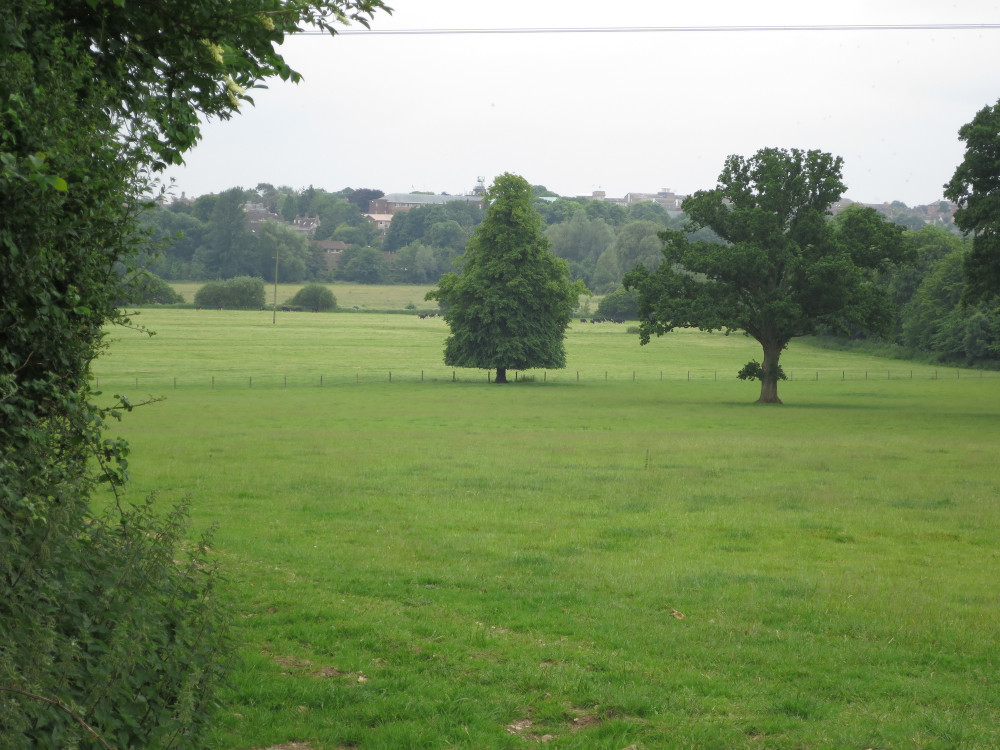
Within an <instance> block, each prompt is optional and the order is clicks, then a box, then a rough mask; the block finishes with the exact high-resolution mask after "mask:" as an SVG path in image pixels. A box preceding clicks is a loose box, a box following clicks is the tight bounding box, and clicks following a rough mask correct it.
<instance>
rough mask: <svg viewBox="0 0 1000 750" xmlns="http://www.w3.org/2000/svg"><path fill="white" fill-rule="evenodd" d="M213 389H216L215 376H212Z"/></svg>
mask: <svg viewBox="0 0 1000 750" xmlns="http://www.w3.org/2000/svg"><path fill="white" fill-rule="evenodd" d="M212 388H213V389H214V388H215V375H213V376H212Z"/></svg>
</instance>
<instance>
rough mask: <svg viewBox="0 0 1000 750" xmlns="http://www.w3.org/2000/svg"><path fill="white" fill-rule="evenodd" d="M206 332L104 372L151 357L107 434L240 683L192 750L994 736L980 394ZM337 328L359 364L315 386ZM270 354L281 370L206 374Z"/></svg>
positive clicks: (690, 350)
mask: <svg viewBox="0 0 1000 750" xmlns="http://www.w3.org/2000/svg"><path fill="white" fill-rule="evenodd" d="M200 312H201V311H169V312H165V311H161V312H157V313H151V314H150V315H149V323H150V324H151V325H152V327H154V328H157V329H159V330H161V333H160V334H159V335H158V336H157V337H154V338H153V339H151V340H149V341H144V340H142V339H138V338H132V337H128V338H123V339H122V340H120V341H119V342H117V343H116V344H115V345H114V347H113V349H112V353H111V356H110V357H109V358H107V359H106V360H104V361H102V362H101V363H100V368H101V369H102V372H104V373H107V374H103V375H102V380H104V379H112V375H111V374H110V373H111V372H114V371H116V370H117V371H121V370H126V371H128V373H129V374H131V373H132V372H133V371H136V370H137V368H139V366H140V364H142V363H143V361H144V360H145V364H144V365H143V366H144V367H145V370H144V373H143V377H144V378H148V379H149V380H150V381H151V382H153V383H160V384H162V385H161V388H162V393H163V394H164V395H166V396H167V399H166V401H165V402H163V403H160V404H156V405H153V406H149V407H144V408H142V409H138V410H137V411H136V412H134V413H133V414H131V415H129V416H128V417H127V419H126V421H125V423H124V424H123V426H122V432H123V433H124V434H125V436H127V437H128V438H129V439H130V440H131V441H132V443H133V446H134V456H133V460H132V471H133V474H134V476H135V482H134V486H133V487H132V488H131V490H130V492H131V493H132V495H133V496H134V497H140V496H142V495H143V494H144V493H146V492H147V491H150V490H152V489H154V488H158V489H159V490H160V491H161V493H162V497H163V500H164V501H169V500H171V499H175V498H180V497H182V496H184V495H186V494H191V495H192V496H193V498H194V504H193V507H194V516H195V518H194V520H195V522H196V525H198V526H204V525H207V524H208V523H211V522H216V521H217V522H218V523H219V524H220V529H219V533H218V536H217V540H216V548H217V549H216V551H217V553H218V555H219V558H220V559H221V561H222V562H223V565H224V568H225V570H226V572H227V574H228V575H229V578H230V582H229V585H228V591H229V594H230V596H231V599H232V603H233V608H234V620H235V622H236V626H237V631H238V635H239V638H240V641H241V642H242V643H243V647H242V657H243V664H242V666H241V667H240V669H239V671H238V673H237V674H236V676H235V679H234V684H233V686H232V688H231V690H230V691H229V692H228V693H227V695H226V703H225V706H224V707H223V709H222V711H221V712H220V716H219V722H218V726H217V728H216V731H215V737H214V740H215V743H216V744H217V746H219V747H225V748H238V749H240V750H246V749H249V748H265V747H269V746H274V745H278V744H281V743H291V742H303V743H307V744H308V746H309V747H310V748H313V749H314V750H316V749H319V748H350V747H354V748H400V747H414V748H443V747H465V748H524V747H531V746H535V745H536V744H537V743H539V742H541V741H543V740H544V741H545V742H546V744H547V746H550V747H587V748H613V749H614V750H622V748H626V747H630V746H632V745H634V746H635V747H637V748H661V747H666V748H669V747H692V746H693V747H713V748H759V747H767V748H802V747H856V748H898V747H920V748H946V747H954V748H959V747H961V748H991V747H996V746H998V745H1000V729H998V727H1000V704H997V701H996V690H997V684H996V683H997V676H998V674H997V668H998V665H1000V664H998V657H1000V649H998V629H997V625H998V622H1000V618H998V609H1000V608H998V605H1000V600H998V594H997V590H996V581H997V580H1000V552H998V550H1000V524H998V520H1000V513H998V508H997V499H998V498H1000V474H998V472H997V471H996V455H997V449H998V447H1000V419H998V417H1000V389H998V388H997V381H996V379H995V378H991V377H990V374H989V373H987V374H986V377H984V378H982V379H980V378H979V377H978V376H977V377H967V376H968V375H970V374H969V373H963V376H962V377H961V378H956V377H948V378H944V377H939V379H937V380H935V379H933V375H932V369H931V370H927V369H917V368H915V371H916V372H915V375H914V378H913V379H912V380H910V379H909V378H908V377H907V378H906V379H895V378H894V379H891V380H889V379H885V377H884V374H883V376H882V378H881V379H878V380H876V379H875V378H874V376H871V377H869V379H868V380H867V381H866V380H864V379H863V377H862V373H863V371H864V369H865V368H869V369H870V370H871V371H873V372H874V371H877V370H888V369H895V368H896V367H903V365H901V364H900V363H898V362H887V361H885V360H873V359H871V358H864V357H856V358H855V357H852V356H851V355H844V354H843V353H839V352H828V351H824V350H813V349H810V348H808V347H795V346H793V348H792V349H791V350H790V351H789V352H788V355H787V361H786V362H785V367H786V369H790V365H789V362H791V363H793V364H794V367H793V368H792V369H794V370H802V371H803V372H805V370H806V369H807V368H808V369H810V370H815V369H819V370H820V371H821V373H822V374H821V377H820V379H819V380H818V381H817V380H815V379H809V378H807V377H805V376H802V377H798V376H796V379H795V380H793V381H792V382H788V383H783V384H782V386H781V388H782V391H781V393H782V396H783V398H784V399H785V401H786V405H785V406H783V407H759V406H755V405H753V404H752V401H753V399H754V398H755V396H756V393H755V387H754V386H753V385H752V384H744V383H739V382H736V381H735V380H734V379H733V373H734V372H735V370H736V369H738V368H739V366H740V365H742V363H743V362H745V361H746V360H747V359H748V358H749V357H750V356H753V354H754V353H755V352H754V351H753V347H752V346H749V343H748V342H747V341H746V340H745V339H742V338H736V337H729V338H726V337H722V336H705V335H703V334H696V333H682V334H680V335H677V336H673V337H668V338H665V339H663V340H660V341H658V342H655V343H654V344H652V345H650V347H645V348H642V349H640V348H639V347H638V345H637V344H636V341H635V337H630V336H628V335H627V334H625V333H624V329H623V328H622V327H615V326H608V327H605V328H601V327H600V326H591V325H590V324H587V325H586V326H582V325H579V324H574V326H573V328H572V329H571V331H570V337H569V340H568V346H569V360H570V361H569V370H568V371H560V372H558V373H547V375H548V379H547V380H546V381H545V382H543V381H542V380H541V378H540V377H538V376H539V375H540V373H536V374H535V378H534V380H533V382H525V383H520V384H517V385H510V386H504V387H498V386H490V385H487V384H486V383H485V378H482V379H480V378H479V377H478V375H477V376H475V377H472V375H471V374H469V373H466V374H465V377H464V380H463V379H460V380H459V381H458V382H451V380H450V370H449V371H448V372H446V373H442V374H441V376H440V377H436V378H433V379H432V378H427V379H425V381H424V382H420V381H419V379H418V378H417V377H416V376H414V375H413V371H415V370H416V369H417V368H419V367H427V368H428V369H429V368H430V364H429V363H430V362H431V361H432V360H434V359H435V358H436V359H438V360H439V359H440V347H441V342H442V340H443V337H444V335H445V333H446V331H445V330H444V329H443V327H442V326H441V325H440V322H439V321H417V320H416V319H413V320H412V321H411V320H409V319H408V318H405V317H401V316H386V317H385V318H384V319H383V318H379V317H378V316H350V315H344V316H335V315H333V316H300V317H298V318H295V319H294V321H295V325H294V327H293V325H292V324H291V323H288V324H286V325H285V327H284V328H282V324H280V323H279V326H277V327H276V328H277V330H275V327H268V324H269V319H268V324H262V323H261V321H259V320H257V318H256V317H255V316H256V314H250V313H247V314H235V313H234V314H232V317H227V318H225V320H226V321H227V331H226V333H225V334H224V335H219V332H218V331H217V330H216V329H215V327H214V326H213V325H211V324H210V322H211V321H215V320H217V319H216V318H211V319H210V318H208V317H204V316H202V315H199V313H200ZM216 314H217V313H212V315H216ZM218 315H223V314H221V313H218ZM342 319H350V320H342ZM356 319H363V320H365V321H367V323H368V325H370V326H371V328H370V329H369V330H368V332H367V334H366V333H365V332H364V329H363V326H362V327H361V328H357V329H356V328H354V324H353V323H352V322H350V321H353V320H356ZM314 321H329V323H323V324H321V323H320V322H314ZM327 326H329V327H327ZM396 326H398V328H397V327H396ZM244 329H246V330H244ZM278 330H280V331H282V333H281V337H283V340H284V348H283V349H281V352H280V356H273V357H271V356H269V357H265V356H264V354H265V353H267V352H271V351H272V350H274V349H275V348H276V347H277V346H278V340H279V338H280V337H279V335H278ZM269 332H273V338H272V337H271V336H272V334H271V333H269ZM161 337H162V338H161ZM328 337H329V338H330V339H331V340H330V341H328V340H327V338H328ZM338 337H342V341H341V339H340V338H338ZM338 341H340V343H342V344H343V348H342V349H341V350H338V351H339V353H340V354H341V355H342V356H343V357H344V358H346V357H347V354H348V352H350V351H351V349H352V347H356V348H358V350H359V351H361V352H363V353H364V355H365V356H366V357H367V358H369V359H372V360H376V364H375V365H372V366H371V372H372V374H373V377H372V378H370V379H368V380H367V381H366V380H365V379H363V378H359V379H358V383H357V384H354V383H351V382H350V381H349V380H344V381H335V382H332V383H327V385H325V386H324V387H323V388H320V387H318V385H317V384H316V383H311V384H310V382H311V381H308V380H307V379H306V377H305V376H306V374H307V373H315V372H316V370H317V369H321V368H322V367H324V366H326V367H328V368H329V369H327V370H326V371H327V372H331V371H332V370H333V369H335V368H333V367H332V364H333V360H332V359H330V360H329V361H327V360H325V359H324V357H327V356H329V352H328V347H330V346H334V345H335V344H336V342H338ZM348 341H353V344H351V345H350V346H348V344H347V342H348ZM185 342H186V343H185ZM184 351H188V352H189V355H188V356H187V357H185V358H184V359H183V365H181V364H176V365H175V364H174V363H175V362H176V361H177V360H178V359H179V358H180V355H181V353H183V352H184ZM154 352H156V353H155V354H154ZM845 356H848V357H851V358H850V359H847V360H845V359H844V357H845ZM682 359H683V360H684V362H685V363H684V364H679V363H678V360H682ZM248 360H249V361H248ZM389 360H394V361H396V362H406V363H407V364H408V368H407V369H408V370H409V371H410V375H409V376H408V377H407V378H405V379H400V378H396V377H394V379H393V382H392V383H389V382H388V379H385V380H384V381H383V380H382V379H381V377H378V378H376V377H374V374H375V373H376V372H379V371H380V370H383V369H386V365H387V364H388V362H389ZM274 363H283V364H284V366H285V368H286V371H289V372H293V373H295V374H296V377H298V375H300V374H301V375H302V378H303V383H302V384H301V385H300V386H298V387H292V382H290V383H289V386H288V387H287V388H285V387H283V385H282V384H281V383H280V382H279V381H277V379H276V378H275V379H272V381H271V382H270V384H269V385H267V386H261V387H257V381H256V379H255V384H254V388H252V389H251V388H248V387H243V386H242V385H240V384H239V383H238V380H234V384H233V385H232V386H227V387H221V386H220V384H219V383H218V382H217V384H216V388H214V389H212V388H211V387H210V386H209V385H208V384H207V383H206V382H205V381H204V378H202V377H201V376H202V375H204V374H206V373H208V372H209V371H216V370H217V371H225V372H231V373H240V374H243V373H246V372H248V370H249V368H250V367H251V366H257V365H263V364H274ZM835 363H836V364H835ZM172 365H174V366H175V367H181V366H183V367H184V368H186V369H182V370H180V376H179V379H180V385H179V387H178V388H177V390H176V391H175V390H173V388H172V384H169V385H168V380H167V375H169V369H170V367H171V366H172ZM310 368H312V369H310ZM688 368H690V369H692V370H694V371H695V372H697V373H699V376H698V377H695V378H692V380H691V381H690V382H688V381H687V379H686V371H687V369H688ZM576 369H579V370H580V371H581V372H582V373H588V376H587V377H581V380H580V382H579V383H577V382H576V380H575V375H574V373H575V370H576ZM605 369H608V370H610V371H611V373H612V375H611V376H609V379H608V381H604V380H603V371H604V370H605ZM660 369H664V370H665V371H666V372H667V373H668V375H669V377H667V376H665V380H664V381H663V382H660V381H659V379H658V372H659V370H660ZM716 369H718V370H719V379H718V380H715V378H714V377H713V376H711V375H710V373H713V372H714V371H715V370H716ZM839 369H846V370H847V371H848V372H849V373H854V375H855V377H848V378H847V379H846V380H839V379H837V378H836V377H834V372H835V371H836V370H839ZM905 369H907V370H908V367H906V368H905ZM632 371H637V372H638V373H641V375H639V376H637V377H636V381H635V382H633V381H632V379H631V373H632ZM590 374H593V376H592V377H591V376H590ZM838 374H839V372H838ZM827 375H828V376H829V377H827ZM951 375H952V376H953V375H954V373H951ZM234 377H235V375H234ZM261 377H263V376H261ZM310 377H311V375H310ZM189 379H190V381H191V382H188V381H189ZM141 388H142V387H141V385H140V390H141ZM154 392H156V391H155V390H154ZM129 393H132V390H129Z"/></svg>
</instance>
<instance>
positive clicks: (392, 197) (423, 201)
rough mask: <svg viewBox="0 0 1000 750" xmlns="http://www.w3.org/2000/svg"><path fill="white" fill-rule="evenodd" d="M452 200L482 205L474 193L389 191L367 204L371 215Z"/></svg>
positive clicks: (385, 213) (480, 198)
mask: <svg viewBox="0 0 1000 750" xmlns="http://www.w3.org/2000/svg"><path fill="white" fill-rule="evenodd" d="M453 201H465V202H466V203H473V204H475V205H476V206H478V207H479V208H482V207H483V196H482V195H476V194H475V193H473V194H472V195H448V194H447V193H441V194H440V195H427V194H426V193H390V194H389V195H385V196H382V197H381V198H376V199H375V200H373V201H372V202H371V203H369V204H368V213H369V214H371V215H378V214H381V215H388V216H392V215H393V214H394V213H396V212H398V211H409V210H410V209H411V208H416V207H417V206H443V205H444V204H445V203H451V202H453Z"/></svg>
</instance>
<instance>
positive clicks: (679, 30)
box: [301, 23, 1000, 36]
mask: <svg viewBox="0 0 1000 750" xmlns="http://www.w3.org/2000/svg"><path fill="white" fill-rule="evenodd" d="M998 29H1000V23H893V24H805V25H784V24H783V25H775V26H595V27H523V28H506V29H502V28H500V29H344V30H343V31H338V32H337V35H338V36H354V35H359V34H365V35H372V34H374V35H376V36H453V35H473V34H650V33H652V34H690V33H734V32H737V33H758V32H772V31H838V32H839V31H996V30H998ZM301 33H302V34H305V35H324V34H326V33H327V32H325V31H312V30H310V31H303V32H301Z"/></svg>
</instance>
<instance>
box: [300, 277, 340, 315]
mask: <svg viewBox="0 0 1000 750" xmlns="http://www.w3.org/2000/svg"><path fill="white" fill-rule="evenodd" d="M288 302H289V304H291V305H294V306H295V307H301V308H304V309H306V310H320V311H324V310H336V309H337V298H336V297H335V296H334V294H333V292H331V291H330V289H329V288H328V287H325V286H323V285H322V284H306V285H305V286H304V287H302V288H301V289H299V291H297V292H296V293H295V296H294V297H292V298H291V299H290V300H289V301H288Z"/></svg>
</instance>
